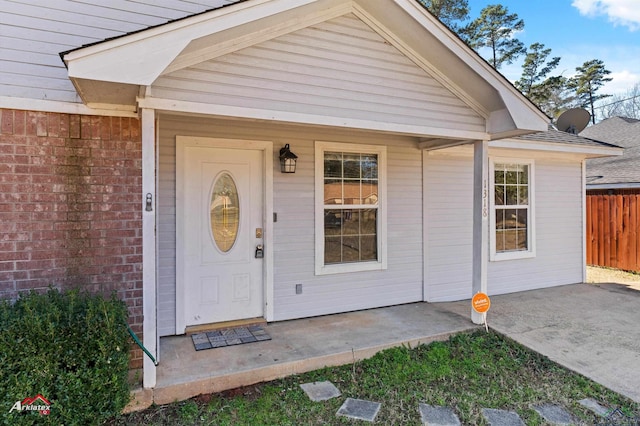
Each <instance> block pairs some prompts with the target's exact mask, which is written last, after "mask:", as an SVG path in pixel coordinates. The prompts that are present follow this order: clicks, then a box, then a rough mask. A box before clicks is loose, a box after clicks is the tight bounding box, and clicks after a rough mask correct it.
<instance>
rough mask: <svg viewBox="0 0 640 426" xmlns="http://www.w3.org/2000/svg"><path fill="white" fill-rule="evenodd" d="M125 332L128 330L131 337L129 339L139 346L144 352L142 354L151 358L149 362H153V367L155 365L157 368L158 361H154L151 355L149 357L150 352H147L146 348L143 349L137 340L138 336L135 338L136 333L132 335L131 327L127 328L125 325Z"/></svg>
mask: <svg viewBox="0 0 640 426" xmlns="http://www.w3.org/2000/svg"><path fill="white" fill-rule="evenodd" d="M127 330H129V334H130V335H131V338H132V339H133V341H134V342H136V343H137V344H138V346H140V348H141V349H142V350H143V351H144V353H145V354H147V356H148V357H149V358H151V361H153V365H155V366H156V367H157V366H158V361H156V359H155V358H154V357H153V355H151V352H149V351H148V350H147V348H145V347H144V345H143V344H142V342H141V341H140V339H138V336H136V333H134V332H133V330H132V329H131V327H129V326H128V325H127Z"/></svg>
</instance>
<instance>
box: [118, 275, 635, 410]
mask: <svg viewBox="0 0 640 426" xmlns="http://www.w3.org/2000/svg"><path fill="white" fill-rule="evenodd" d="M470 309H471V308H470V303H469V301H468V300H466V301H460V302H450V303H436V304H431V303H414V304H408V305H401V306H392V307H387V308H379V309H371V310H367V311H359V312H351V313H345V314H336V315H328V316H323V317H316V318H308V319H301V320H293V321H286V322H279V323H273V324H268V325H266V326H265V327H264V328H265V330H266V331H267V332H268V333H269V334H270V335H271V337H272V340H269V341H264V342H257V343H249V344H244V345H239V346H230V347H224V348H217V349H209V350H203V351H198V352H197V351H196V350H195V349H194V346H193V343H192V341H191V338H190V337H188V336H175V337H166V338H162V339H161V340H160V353H161V357H160V365H159V367H158V376H157V378H158V382H157V386H156V388H154V389H146V390H140V391H138V392H136V393H135V397H136V400H135V401H134V402H133V403H132V404H130V406H129V410H136V409H143V408H146V407H147V406H149V405H150V404H151V403H153V402H155V403H156V404H165V403H170V402H174V401H176V400H183V399H187V398H190V397H193V396H196V395H199V394H203V393H211V392H219V391H223V390H227V389H233V388H236V387H240V386H247V385H250V384H254V383H259V382H264V381H268V380H273V379H276V378H280V377H285V376H289V375H292V374H299V373H303V372H307V371H312V370H315V369H319V368H323V367H325V366H335V365H343V364H349V363H351V362H353V361H354V360H361V359H364V358H368V357H371V356H373V355H374V354H375V353H376V352H378V351H380V350H382V349H386V348H389V347H394V346H400V345H411V346H415V345H418V344H420V343H428V342H431V341H434V340H444V339H447V338H448V337H449V336H450V335H452V334H455V333H458V332H461V331H466V330H472V329H475V328H477V327H478V326H475V325H474V324H472V323H471V320H470ZM488 323H489V326H490V327H491V328H493V329H494V330H496V331H498V332H500V333H502V334H505V335H506V336H508V337H510V338H512V339H514V340H516V341H518V342H520V343H522V344H523V345H525V346H527V347H529V348H531V349H533V350H535V351H537V352H539V353H541V354H543V355H546V356H548V357H549V358H550V359H552V360H554V361H556V362H558V363H559V364H561V365H563V366H565V367H567V368H569V369H571V370H574V371H576V372H578V373H580V374H583V375H585V376H587V377H589V378H590V379H592V380H594V381H596V382H598V383H600V384H602V385H604V386H606V387H608V388H610V389H612V390H614V391H616V392H619V393H621V394H622V395H625V396H627V397H629V398H631V399H633V400H635V401H636V402H640V387H638V383H640V327H638V324H640V291H638V290H637V289H636V288H634V287H633V286H625V285H619V284H598V285H595V284H574V285H568V286H562V287H555V288H547V289H541V290H533V291H527V292H520V293H514V294H507V295H501V296H494V297H492V298H491V310H490V311H489V314H488Z"/></svg>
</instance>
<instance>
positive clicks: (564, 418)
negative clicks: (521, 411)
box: [532, 404, 573, 425]
mask: <svg viewBox="0 0 640 426" xmlns="http://www.w3.org/2000/svg"><path fill="white" fill-rule="evenodd" d="M532 408H533V409H534V410H536V412H537V413H538V414H540V415H541V416H542V417H543V418H544V419H545V420H546V421H548V422H549V423H551V424H554V425H570V424H573V418H572V417H571V414H569V413H568V412H567V410H565V409H564V408H562V407H561V406H559V405H554V404H542V405H534V406H533V407H532Z"/></svg>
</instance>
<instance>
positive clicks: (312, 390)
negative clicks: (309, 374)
mask: <svg viewBox="0 0 640 426" xmlns="http://www.w3.org/2000/svg"><path fill="white" fill-rule="evenodd" d="M300 387H301V388H302V390H303V391H304V393H306V394H307V396H308V397H309V399H311V400H312V401H314V402H318V401H326V400H327V399H331V398H335V397H338V396H340V395H341V393H340V391H339V390H338V388H337V387H335V386H334V385H333V383H331V382H328V381H327V382H312V383H303V384H301V385H300Z"/></svg>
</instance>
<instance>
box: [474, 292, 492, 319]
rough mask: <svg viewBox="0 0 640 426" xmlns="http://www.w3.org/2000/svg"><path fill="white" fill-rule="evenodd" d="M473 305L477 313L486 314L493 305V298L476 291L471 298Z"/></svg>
mask: <svg viewBox="0 0 640 426" xmlns="http://www.w3.org/2000/svg"><path fill="white" fill-rule="evenodd" d="M471 307H472V308H473V310H474V311H476V312H477V313H479V314H484V313H485V312H487V311H488V310H489V308H490V307H491V300H490V299H489V296H487V295H486V294H484V293H476V294H475V295H474V296H473V299H471Z"/></svg>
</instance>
